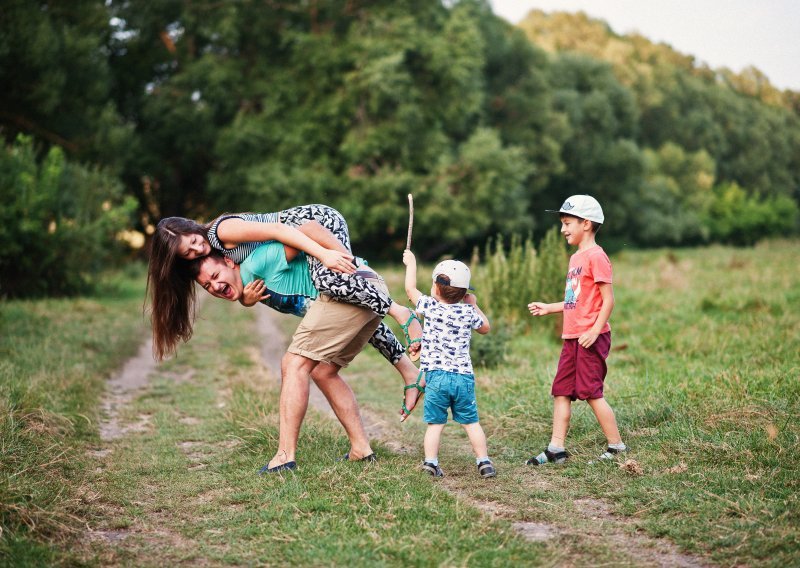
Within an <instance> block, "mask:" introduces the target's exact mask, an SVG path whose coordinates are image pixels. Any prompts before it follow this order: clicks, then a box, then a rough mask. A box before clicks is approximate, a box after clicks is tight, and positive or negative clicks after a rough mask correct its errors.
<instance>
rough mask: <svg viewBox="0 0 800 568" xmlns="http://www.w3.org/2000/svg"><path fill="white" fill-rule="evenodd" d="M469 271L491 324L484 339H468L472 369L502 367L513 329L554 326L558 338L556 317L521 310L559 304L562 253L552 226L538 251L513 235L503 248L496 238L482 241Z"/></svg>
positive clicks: (564, 257) (564, 265) (564, 261)
mask: <svg viewBox="0 0 800 568" xmlns="http://www.w3.org/2000/svg"><path fill="white" fill-rule="evenodd" d="M472 267H473V281H474V282H475V288H476V294H478V298H479V300H478V303H479V305H480V306H481V307H482V308H483V310H484V311H485V312H486V315H487V316H488V317H489V319H490V320H491V322H492V331H491V333H490V334H489V335H488V336H486V337H475V338H473V340H474V344H473V349H472V354H473V358H474V359H475V361H476V362H477V363H478V364H482V365H484V366H487V367H492V366H495V365H497V364H499V363H500V362H502V361H503V358H504V356H505V351H506V343H507V342H508V341H509V340H510V338H511V337H512V336H513V335H514V333H513V332H514V330H517V329H518V328H521V327H529V326H533V325H546V326H554V327H553V329H554V334H555V336H556V337H558V336H560V322H561V319H560V318H555V319H553V318H545V319H544V320H541V319H537V318H532V317H530V315H528V309H527V306H528V304H529V303H530V302H533V301H542V302H558V301H560V300H562V299H563V290H564V288H563V286H564V275H565V274H566V270H567V251H566V248H565V246H564V240H563V238H562V237H561V235H560V234H559V231H558V227H553V228H552V229H551V230H550V231H548V232H547V234H546V235H545V236H544V238H543V239H542V240H541V241H540V242H539V249H538V252H537V250H536V248H535V247H534V246H533V241H532V239H531V238H530V237H528V238H527V239H525V240H522V238H520V237H519V236H518V235H514V236H512V237H511V240H510V242H509V244H508V247H506V246H505V243H504V241H503V238H502V237H501V236H499V235H498V236H497V238H496V239H495V240H493V241H492V240H490V241H489V242H487V244H486V248H485V249H484V253H483V258H482V259H481V257H480V254H479V253H478V251H477V249H476V250H475V251H474V253H473V258H472ZM537 321H539V322H540V323H536V322H537Z"/></svg>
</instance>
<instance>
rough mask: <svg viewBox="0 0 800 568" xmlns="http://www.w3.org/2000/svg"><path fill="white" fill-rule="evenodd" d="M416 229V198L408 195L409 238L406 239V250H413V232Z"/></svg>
mask: <svg viewBox="0 0 800 568" xmlns="http://www.w3.org/2000/svg"><path fill="white" fill-rule="evenodd" d="M413 228H414V198H413V197H412V196H411V194H410V193H409V194H408V238H406V250H411V230H412V229H413Z"/></svg>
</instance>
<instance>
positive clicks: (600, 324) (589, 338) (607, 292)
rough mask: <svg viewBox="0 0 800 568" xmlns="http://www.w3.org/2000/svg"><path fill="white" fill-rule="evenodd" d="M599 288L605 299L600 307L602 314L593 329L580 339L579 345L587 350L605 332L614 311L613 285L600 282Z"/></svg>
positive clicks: (600, 313) (599, 314) (598, 315)
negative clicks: (604, 329)
mask: <svg viewBox="0 0 800 568" xmlns="http://www.w3.org/2000/svg"><path fill="white" fill-rule="evenodd" d="M597 287H598V289H599V290H600V296H601V297H602V298H603V305H602V306H601V307H600V312H599V313H598V314H597V319H596V320H595V322H594V325H593V326H592V329H590V330H589V331H587V332H586V333H584V334H583V335H581V336H580V337H579V338H578V345H580V346H581V347H584V348H586V349H589V347H591V346H592V345H594V342H595V341H596V340H597V336H598V335H600V332H601V331H603V328H604V327H605V325H606V323H607V322H608V318H610V317H611V310H613V309H614V289H613V288H612V287H611V283H610V282H598V283H597Z"/></svg>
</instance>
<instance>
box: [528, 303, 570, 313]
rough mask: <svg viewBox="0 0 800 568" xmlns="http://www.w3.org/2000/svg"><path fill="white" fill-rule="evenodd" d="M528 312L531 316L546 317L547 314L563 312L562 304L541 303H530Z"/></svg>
mask: <svg viewBox="0 0 800 568" xmlns="http://www.w3.org/2000/svg"><path fill="white" fill-rule="evenodd" d="M528 311H529V312H530V313H531V315H532V316H546V315H547V314H557V313H559V312H563V311H564V302H556V303H555V304H545V303H543V302H531V303H530V304H528Z"/></svg>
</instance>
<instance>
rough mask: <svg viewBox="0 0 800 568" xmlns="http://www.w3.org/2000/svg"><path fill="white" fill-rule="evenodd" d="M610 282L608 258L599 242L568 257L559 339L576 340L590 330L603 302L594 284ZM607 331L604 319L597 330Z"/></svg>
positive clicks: (609, 262) (608, 329)
mask: <svg viewBox="0 0 800 568" xmlns="http://www.w3.org/2000/svg"><path fill="white" fill-rule="evenodd" d="M611 281H612V274H611V261H610V260H609V259H608V255H606V253H605V251H604V250H603V249H602V248H601V247H600V246H599V245H595V246H593V247H591V248H588V249H586V250H583V251H578V252H576V253H575V254H573V255H572V256H571V257H570V259H569V270H568V271H567V284H566V287H565V289H564V331H563V333H562V334H561V337H562V338H563V339H576V338H578V337H580V336H581V335H582V334H583V333H585V332H587V331H589V330H590V329H592V326H593V325H594V322H596V321H597V315H598V314H599V312H600V308H601V307H602V305H603V297H602V296H601V295H600V288H599V287H598V286H597V283H598V282H606V283H608V284H611ZM610 330H611V326H610V325H609V323H608V322H606V325H605V326H603V329H602V330H601V332H600V333H605V332H606V331H610Z"/></svg>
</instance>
